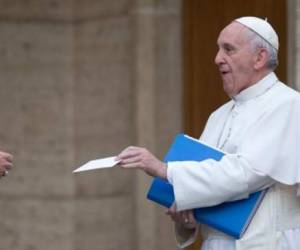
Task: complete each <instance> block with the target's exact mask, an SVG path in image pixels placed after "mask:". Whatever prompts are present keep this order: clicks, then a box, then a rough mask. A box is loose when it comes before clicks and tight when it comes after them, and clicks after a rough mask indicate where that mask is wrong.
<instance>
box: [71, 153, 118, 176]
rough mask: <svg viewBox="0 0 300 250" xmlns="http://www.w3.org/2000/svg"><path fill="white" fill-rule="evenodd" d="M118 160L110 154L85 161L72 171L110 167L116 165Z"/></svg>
mask: <svg viewBox="0 0 300 250" xmlns="http://www.w3.org/2000/svg"><path fill="white" fill-rule="evenodd" d="M119 162H120V161H116V156H111V157H107V158H102V159H96V160H92V161H89V162H87V163H85V164H84V165H82V166H80V167H79V168H77V169H75V170H74V171H73V173H78V172H83V171H88V170H94V169H100V168H111V167H114V166H116V165H117V164H118V163H119Z"/></svg>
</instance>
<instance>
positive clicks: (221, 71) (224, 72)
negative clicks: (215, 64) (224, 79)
mask: <svg viewBox="0 0 300 250" xmlns="http://www.w3.org/2000/svg"><path fill="white" fill-rule="evenodd" d="M220 73H221V75H222V76H224V75H227V74H228V73H229V70H220Z"/></svg>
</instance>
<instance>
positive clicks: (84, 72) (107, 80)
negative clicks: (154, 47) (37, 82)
mask: <svg viewBox="0 0 300 250" xmlns="http://www.w3.org/2000/svg"><path fill="white" fill-rule="evenodd" d="M130 8H131V5H130V1H129V0H121V1H94V0H82V1H74V6H73V9H74V16H73V26H74V37H73V39H74V40H73V53H74V54H73V55H74V57H73V68H74V89H73V93H74V102H73V103H74V104H73V108H74V110H73V112H74V121H73V134H74V141H73V149H74V157H75V162H76V164H77V165H80V164H82V163H84V162H86V161H89V160H91V159H96V158H101V157H107V156H111V155H115V154H118V153H119V152H121V150H122V149H123V148H125V147H126V146H128V145H130V144H132V143H133V138H134V133H135V132H134V119H133V117H134V113H133V109H132V107H133V105H134V104H133V100H134V94H135V93H134V89H133V84H132V71H133V65H132V27H131V18H130V15H129V13H130ZM134 175H135V174H134V171H125V170H122V169H117V168H116V169H107V170H101V171H93V172H87V173H83V174H79V175H76V176H75V177H74V181H75V193H76V195H75V201H74V209H75V218H74V222H75V227H74V235H73V238H74V249H78V250H100V249H103V250H115V249H122V250H132V249H135V248H134V245H135V238H136V235H135V226H134V221H135V220H134V214H135V207H134V202H133V200H134Z"/></svg>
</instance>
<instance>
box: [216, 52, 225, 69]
mask: <svg viewBox="0 0 300 250" xmlns="http://www.w3.org/2000/svg"><path fill="white" fill-rule="evenodd" d="M222 54H223V53H222V51H221V49H219V50H218V52H217V54H216V57H215V64H217V65H220V64H221V63H222V62H224V57H223V55H222Z"/></svg>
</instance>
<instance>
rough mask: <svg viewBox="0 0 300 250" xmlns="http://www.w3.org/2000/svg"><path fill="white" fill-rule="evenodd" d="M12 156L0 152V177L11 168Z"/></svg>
mask: <svg viewBox="0 0 300 250" xmlns="http://www.w3.org/2000/svg"><path fill="white" fill-rule="evenodd" d="M12 161H13V156H12V155H11V154H9V153H6V152H3V151H0V177H2V176H6V175H7V173H8V171H9V170H10V169H11V168H12V166H13V164H12Z"/></svg>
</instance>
